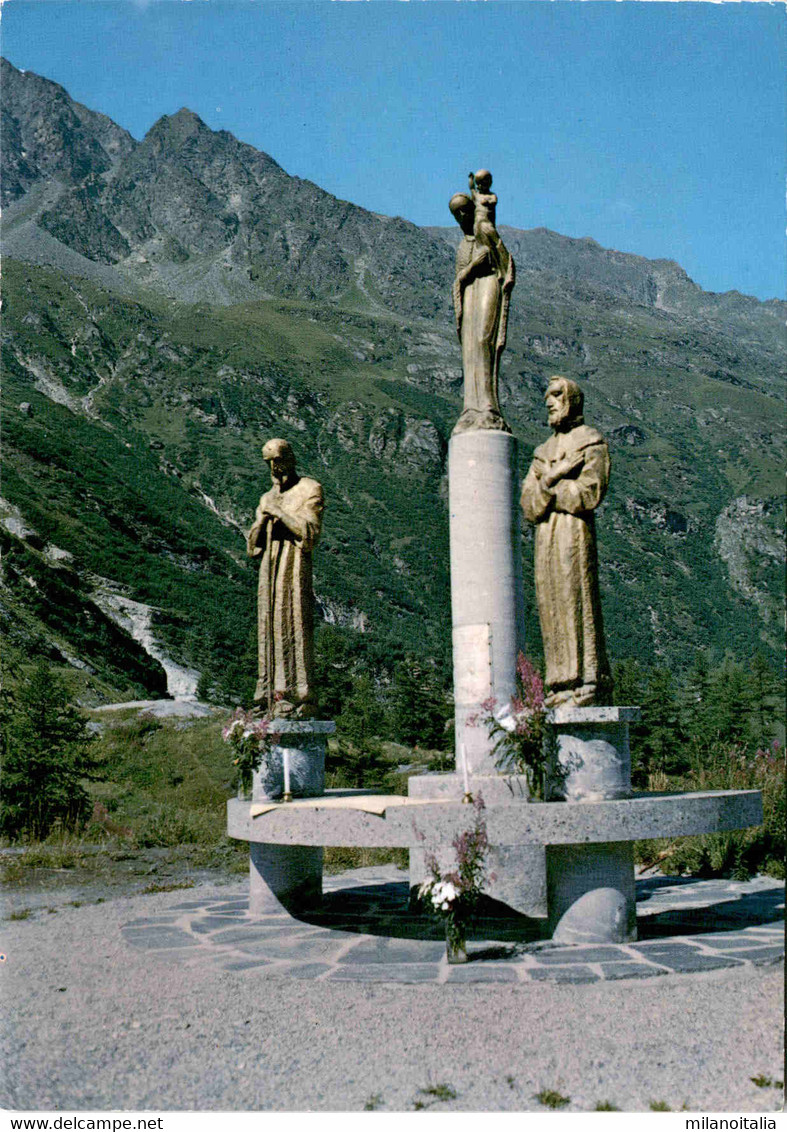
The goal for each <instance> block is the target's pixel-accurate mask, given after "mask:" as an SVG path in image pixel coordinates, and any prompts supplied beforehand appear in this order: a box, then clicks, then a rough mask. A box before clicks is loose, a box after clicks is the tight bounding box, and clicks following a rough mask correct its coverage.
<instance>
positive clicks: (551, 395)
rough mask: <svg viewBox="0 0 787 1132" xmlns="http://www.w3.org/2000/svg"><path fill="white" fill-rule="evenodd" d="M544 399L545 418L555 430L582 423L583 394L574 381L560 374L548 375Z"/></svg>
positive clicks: (564, 429)
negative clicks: (545, 407)
mask: <svg viewBox="0 0 787 1132" xmlns="http://www.w3.org/2000/svg"><path fill="white" fill-rule="evenodd" d="M544 400H545V402H546V406H547V420H548V421H549V424H550V427H551V428H553V429H554V430H555V431H556V432H565V431H566V430H567V429H570V428H574V426H575V425H578V424H582V422H583V420H584V418H583V415H582V411H583V408H584V404H585V395H584V393H583V392H582V390H581V389H580V388H579V386H578V385H577V383H576V382H575V381H572V380H571V379H570V378H568V377H561V376H560V374H555V376H554V377H550V379H549V385H548V386H547V391H546V393H545V394H544Z"/></svg>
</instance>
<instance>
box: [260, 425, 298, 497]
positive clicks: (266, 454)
mask: <svg viewBox="0 0 787 1132" xmlns="http://www.w3.org/2000/svg"><path fill="white" fill-rule="evenodd" d="M262 458H263V460H264V461H265V462H266V464H267V465H268V467H269V468H270V470H271V479H272V480H273V482H274V483H277V484H279V485H280V486H282V487H286V486H287V484H288V483H289V482H290V480H292V479H294V478H295V453H294V452H293V450H292V448H291V447H290V444H289V442H288V441H287V440H281V439H279V438H278V437H274V439H273V440H268V441H266V442H265V444H264V445H263V446H262Z"/></svg>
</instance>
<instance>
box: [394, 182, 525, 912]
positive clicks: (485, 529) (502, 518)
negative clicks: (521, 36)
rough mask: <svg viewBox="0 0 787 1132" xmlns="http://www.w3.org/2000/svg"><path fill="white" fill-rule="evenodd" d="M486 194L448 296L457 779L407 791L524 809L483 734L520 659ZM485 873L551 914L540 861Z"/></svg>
mask: <svg viewBox="0 0 787 1132" xmlns="http://www.w3.org/2000/svg"><path fill="white" fill-rule="evenodd" d="M491 184H492V175H491V173H489V172H488V170H485V169H481V170H479V171H478V172H477V173H475V174H470V192H469V193H456V194H455V195H454V196H452V197H451V200H450V201H449V208H450V210H451V212H452V213H453V215H454V218H455V219H456V221H457V222H458V224H459V226H460V228H461V229H462V232H463V233H464V236H463V239H462V242H461V243H460V245H459V248H458V250H457V253H456V274H455V278H454V284H453V298H454V309H455V312H456V327H457V332H458V335H459V341H460V343H461V347H462V368H463V372H464V404H463V407H462V412H461V415H460V417H459V420H458V421H457V423H456V427H455V428H454V430H453V433H452V436H451V440H450V443H449V447H448V489H449V512H450V520H449V522H450V530H449V535H450V552H451V621H452V632H453V670H454V703H455V709H454V712H455V739H456V772H455V773H454V774H453V775H424V776H421V777H418V778H411V779H410V783H409V793H410V795H411V796H412V797H414V798H427V797H442V798H446V799H450V798H453V799H457V800H461V798H462V797H463V795H465V794H469V795H472V794H473V793H481V794H482V795H483V797H484V800H485V802H486V803H487V804H489V803H490V802H493V801H495V800H502V801H510V800H512V798H513V797H514V796H515V797H517V798H518V799H520V800H522V799H526V798H527V787H526V784H525V779H524V778H512V777H511V776H507V777H504V776H503V775H501V774H500V772H499V770H498V767H497V765H496V756H495V754H494V752H493V746H494V741H493V739H492V738H491V736H490V735H489V731H488V729H487V728H486V727H485V726H483V724H482V723H481V720H482V719H483V717H484V716H485V715H486V714H487V713H488V706H487V705H488V703H489V701H490V700H494V701H495V702H496V703H497V704H498V705H499V706H500V707H503V706H504V705H508V704H509V703H510V702H511V698H512V697H513V696H514V695H515V694H516V689H517V685H516V660H517V656H518V653H519V652H520V650H522V649H523V648H524V589H523V584H522V565H521V557H520V541H521V540H520V518H519V508H518V506H517V495H518V482H517V450H516V447H517V446H516V441H515V439H514V437H513V436H512V435H511V430H510V428H509V426H508V424H507V423H506V421H505V419H504V417H503V414H502V412H501V410H500V404H499V401H498V376H499V371H500V359H501V356H502V353H503V349H504V347H505V343H506V327H507V322H508V306H509V302H510V297H511V291H512V289H513V287H514V280H515V268H514V261H513V258H512V257H511V255H510V254H509V252H508V250H507V249H506V247H505V245H504V244H503V241H502V240H501V238H500V235H499V233H498V231H497V228H496V208H497V197H496V196H495V195H494V194H493V193H491V192H490V191H489V190H490V187H491ZM446 852H447V851H446ZM422 856H423V854H421V853H420V852H419V851H418V850H415V851H413V852H411V855H410V883H411V886H412V887H415V885H417V884H418V883H420V880H421V879H422V871H423V867H424V866H423V860H422ZM438 856H439V854H438ZM490 872H491V873H494V874H495V876H496V878H497V879H496V881H495V882H494V883H493V884H492V885H491V887H490V889H489V893H490V895H492V896H494V897H495V898H496V899H499V900H501V901H503V902H504V903H506V904H508V905H509V906H510V907H512V908H515V909H516V910H517V911H520V912H523V913H527V914H533V915H535V914H539V913H540V912H542V911H543V910H544V909H545V908H546V879H545V864H544V852H543V850H540V849H536V848H530V847H521V846H518V847H506V848H503V847H501V846H496V847H494V848H493V849H492V851H491V855H490Z"/></svg>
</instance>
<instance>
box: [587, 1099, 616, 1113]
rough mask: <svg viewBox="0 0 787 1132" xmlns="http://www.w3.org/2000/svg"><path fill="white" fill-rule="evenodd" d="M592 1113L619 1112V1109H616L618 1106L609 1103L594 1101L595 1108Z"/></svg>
mask: <svg viewBox="0 0 787 1132" xmlns="http://www.w3.org/2000/svg"><path fill="white" fill-rule="evenodd" d="M593 1111H594V1112H620V1109H619V1108H618V1106H617V1105H616V1104H612V1103H611V1102H610V1101H596V1105H595V1108H594V1109H593Z"/></svg>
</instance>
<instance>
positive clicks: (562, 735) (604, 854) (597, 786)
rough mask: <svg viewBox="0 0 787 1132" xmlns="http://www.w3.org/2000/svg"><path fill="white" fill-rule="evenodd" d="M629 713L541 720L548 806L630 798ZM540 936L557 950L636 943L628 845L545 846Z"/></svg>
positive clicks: (557, 712)
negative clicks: (559, 946)
mask: <svg viewBox="0 0 787 1132" xmlns="http://www.w3.org/2000/svg"><path fill="white" fill-rule="evenodd" d="M639 717H640V710H639V708H637V707H604V706H594V707H573V706H571V705H569V704H564V705H561V706H560V707H557V708H554V710H553V711H552V712H550V716H549V729H548V735H549V738H548V742H550V743H551V748H552V750H551V752H550V758H549V761H548V765H547V781H546V797H547V800H548V801H560V800H562V801H565V802H566V803H567V804H569V805H571V804H580V805H584V804H589V803H591V804H592V803H593V802H605V801H614V800H616V799H621V798H630V797H631V754H630V750H629V723H633V722H635V721H636V720H638V719H639ZM546 870H547V905H548V908H549V918H548V923H547V929H548V931H549V933H550V934H551V936H552V939H554V940H555V941H556V942H557V943H625V942H627V941H629V940H632V939H636V938H637V913H636V906H635V890H634V847H633V845H632V844H631V843H630V842H625V841H617V842H606V843H605V842H602V843H596V844H591V845H550V846H548V847H547V852H546Z"/></svg>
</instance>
